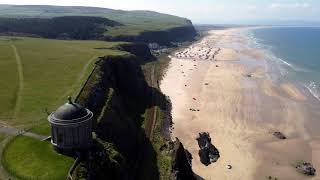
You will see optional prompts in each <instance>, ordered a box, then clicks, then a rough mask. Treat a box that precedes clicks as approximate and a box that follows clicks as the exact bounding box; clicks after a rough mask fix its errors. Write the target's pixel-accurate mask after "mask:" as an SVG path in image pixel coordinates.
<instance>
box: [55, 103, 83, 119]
mask: <svg viewBox="0 0 320 180" xmlns="http://www.w3.org/2000/svg"><path fill="white" fill-rule="evenodd" d="M87 115H88V112H87V110H86V108H84V107H83V106H81V105H80V104H77V103H74V102H68V103H65V104H64V105H62V106H60V107H59V108H58V109H57V110H56V111H55V112H54V113H53V116H54V117H55V118H56V119H60V120H73V119H79V118H82V117H85V116H87Z"/></svg>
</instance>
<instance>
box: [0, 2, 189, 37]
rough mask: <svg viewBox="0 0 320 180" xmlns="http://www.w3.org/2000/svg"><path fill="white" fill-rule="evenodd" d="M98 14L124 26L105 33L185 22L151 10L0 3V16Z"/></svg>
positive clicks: (133, 32)
mask: <svg viewBox="0 0 320 180" xmlns="http://www.w3.org/2000/svg"><path fill="white" fill-rule="evenodd" d="M56 16H100V17H106V18H108V19H111V20H114V21H118V22H120V23H122V24H123V25H124V26H121V27H115V28H110V29H108V31H107V32H106V35H110V36H118V35H137V34H139V33H141V32H143V31H158V30H167V29H170V28H174V27H179V26H183V25H186V24H187V21H186V19H185V18H180V17H177V16H172V15H167V14H161V13H156V12H152V11H121V10H112V9H104V8H93V7H91V8H90V7H59V6H7V5H0V17H41V18H45V17H56Z"/></svg>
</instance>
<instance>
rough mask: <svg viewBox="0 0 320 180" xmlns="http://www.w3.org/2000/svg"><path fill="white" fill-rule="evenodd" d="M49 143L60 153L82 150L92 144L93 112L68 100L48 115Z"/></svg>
mask: <svg viewBox="0 0 320 180" xmlns="http://www.w3.org/2000/svg"><path fill="white" fill-rule="evenodd" d="M48 121H49V122H50V124H51V143H52V145H53V146H54V148H55V150H56V151H58V152H60V153H73V152H78V151H83V150H86V149H88V148H90V147H91V145H92V123H93V122H92V121H93V113H92V112H91V111H90V110H88V109H86V108H84V107H83V106H81V105H79V104H77V103H75V102H72V100H71V98H70V97H69V102H67V103H65V104H64V105H62V106H60V107H59V108H58V109H57V110H56V111H55V112H53V113H51V114H50V115H49V116H48Z"/></svg>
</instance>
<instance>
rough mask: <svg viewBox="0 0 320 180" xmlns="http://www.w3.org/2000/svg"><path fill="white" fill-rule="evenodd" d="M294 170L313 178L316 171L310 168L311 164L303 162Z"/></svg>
mask: <svg viewBox="0 0 320 180" xmlns="http://www.w3.org/2000/svg"><path fill="white" fill-rule="evenodd" d="M296 169H297V170H298V171H299V172H301V173H303V174H306V175H308V176H314V175H315V174H316V169H315V168H314V167H313V166H312V164H311V163H308V162H303V163H300V164H298V165H297V166H296Z"/></svg>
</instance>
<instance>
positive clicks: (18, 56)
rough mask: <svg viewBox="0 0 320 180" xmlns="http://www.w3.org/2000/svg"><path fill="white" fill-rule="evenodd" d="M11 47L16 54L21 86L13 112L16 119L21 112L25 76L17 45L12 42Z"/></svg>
mask: <svg viewBox="0 0 320 180" xmlns="http://www.w3.org/2000/svg"><path fill="white" fill-rule="evenodd" d="M11 48H12V50H13V52H14V56H15V59H16V63H17V70H18V76H19V88H18V90H17V94H16V105H15V108H14V114H13V118H15V119H16V118H17V117H18V115H19V113H20V108H21V101H22V91H23V86H24V84H23V82H24V80H23V79H24V78H23V66H22V62H21V58H20V55H19V53H18V50H17V47H16V46H15V45H13V44H12V45H11Z"/></svg>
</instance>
